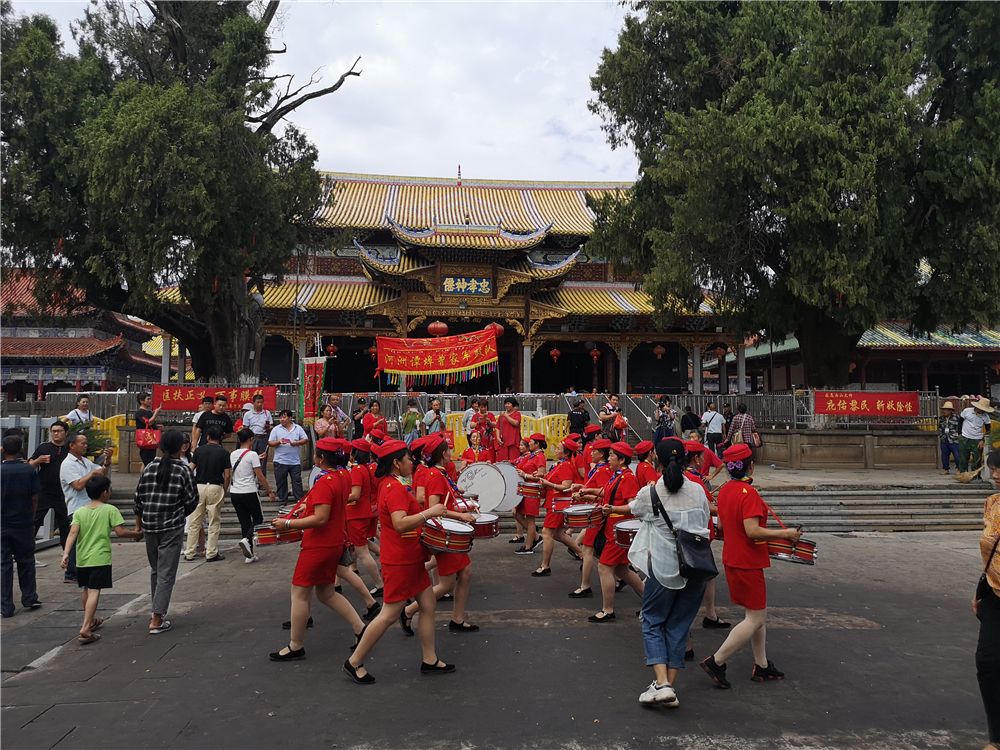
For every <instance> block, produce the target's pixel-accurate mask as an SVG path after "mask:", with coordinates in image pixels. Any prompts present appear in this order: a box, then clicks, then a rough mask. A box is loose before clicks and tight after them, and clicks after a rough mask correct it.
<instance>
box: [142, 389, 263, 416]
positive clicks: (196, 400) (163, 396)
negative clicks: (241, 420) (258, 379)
mask: <svg viewBox="0 0 1000 750" xmlns="http://www.w3.org/2000/svg"><path fill="white" fill-rule="evenodd" d="M220 393H221V394H223V395H224V396H225V397H226V398H227V399H229V403H228V404H227V411H240V410H242V409H243V404H248V403H250V401H251V400H252V399H253V397H254V395H255V394H257V393H259V394H261V395H262V396H263V397H264V408H265V409H267V410H268V411H272V410H274V409H277V408H278V389H277V388H276V387H275V386H273V385H268V386H261V387H259V388H247V387H240V388H223V387H222V386H219V387H218V388H216V387H198V386H189V385H187V386H176V385H154V386H153V408H154V409H155V408H156V407H158V406H160V405H162V406H163V408H164V409H165V410H167V411H172V410H173V411H194V410H196V409H197V408H198V407H199V406H201V400H202V399H203V398H205V397H206V396H211V397H212V398H215V396H216V395H218V394H220Z"/></svg>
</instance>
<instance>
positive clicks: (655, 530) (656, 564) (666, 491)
mask: <svg viewBox="0 0 1000 750" xmlns="http://www.w3.org/2000/svg"><path fill="white" fill-rule="evenodd" d="M656 456H657V458H658V459H659V462H660V468H661V469H662V470H663V474H662V476H661V477H660V478H658V479H657V481H656V483H655V484H653V485H647V486H645V487H643V488H642V489H640V490H639V494H638V495H637V496H636V499H635V500H633V501H632V502H631V503H629V504H628V507H629V509H630V510H631V512H632V514H633V515H634V516H635V517H636V518H638V519H639V520H641V521H642V525H641V526H640V527H639V530H638V532H636V535H635V538H634V539H633V540H632V546H631V547H630V548H629V551H628V558H629V560H631V561H632V564H633V565H635V566H636V567H637V568H639V570H641V571H642V572H643V573H644V574H645V575H646V581H645V584H644V588H643V593H642V642H643V648H644V650H645V652H646V665H647V666H651V667H652V668H653V673H654V675H655V678H656V679H654V680H653V681H652V682H651V683H650V684H649V687H648V688H646V690H645V691H644V692H643V693H642V694H641V695H640V696H639V702H640V703H662V704H664V705H665V706H667V707H668V708H677V705H678V700H677V692H676V689H677V676H678V675H679V674H680V670H682V669H683V668H684V660H685V650H686V645H685V644H686V643H687V638H688V631H689V630H690V628H691V623H692V622H694V618H695V616H696V615H697V614H698V606H699V605H700V604H701V600H702V597H703V595H704V591H705V583H704V582H700V581H692V580H689V579H686V578H683V577H682V576H681V575H680V563H679V561H678V557H677V542H676V539H675V538H674V535H673V533H672V532H671V531H670V528H669V526H668V525H667V523H666V521H665V520H664V518H663V516H664V515H666V516H668V517H669V518H670V523H671V524H673V527H674V528H675V529H678V530H682V531H688V532H690V533H692V534H700V535H702V536H708V524H709V515H710V513H709V507H708V499H707V497H706V496H705V492H704V488H703V487H702V486H701V485H699V484H697V483H696V482H694V481H692V480H691V479H689V478H687V477H686V476H685V475H684V471H683V465H684V443H683V442H681V441H680V440H678V439H677V438H665V439H663V440H661V441H660V442H659V444H658V445H657V446H656Z"/></svg>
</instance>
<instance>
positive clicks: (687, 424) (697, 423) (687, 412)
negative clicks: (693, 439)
mask: <svg viewBox="0 0 1000 750" xmlns="http://www.w3.org/2000/svg"><path fill="white" fill-rule="evenodd" d="M700 427H701V420H700V419H698V415H696V414H695V413H694V412H692V411H691V407H690V406H685V407H684V416H682V417H681V432H683V433H684V434H685V435H686V434H687V433H689V432H691V431H692V430H698V429H699V428H700Z"/></svg>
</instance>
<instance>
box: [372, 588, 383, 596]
mask: <svg viewBox="0 0 1000 750" xmlns="http://www.w3.org/2000/svg"><path fill="white" fill-rule="evenodd" d="M383 591H385V586H379V587H378V588H377V589H368V593H369V594H371V595H372V596H382V592H383Z"/></svg>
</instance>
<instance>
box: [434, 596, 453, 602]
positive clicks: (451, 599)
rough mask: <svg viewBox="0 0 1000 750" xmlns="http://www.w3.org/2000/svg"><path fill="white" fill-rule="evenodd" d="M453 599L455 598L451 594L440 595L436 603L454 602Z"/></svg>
mask: <svg viewBox="0 0 1000 750" xmlns="http://www.w3.org/2000/svg"><path fill="white" fill-rule="evenodd" d="M454 599H455V597H454V596H453V595H452V594H441V598H440V599H438V601H441V602H450V601H454Z"/></svg>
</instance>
